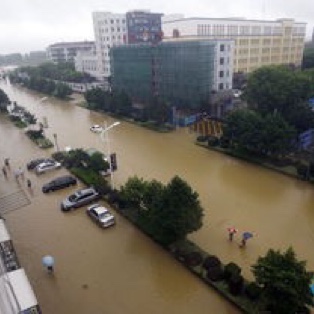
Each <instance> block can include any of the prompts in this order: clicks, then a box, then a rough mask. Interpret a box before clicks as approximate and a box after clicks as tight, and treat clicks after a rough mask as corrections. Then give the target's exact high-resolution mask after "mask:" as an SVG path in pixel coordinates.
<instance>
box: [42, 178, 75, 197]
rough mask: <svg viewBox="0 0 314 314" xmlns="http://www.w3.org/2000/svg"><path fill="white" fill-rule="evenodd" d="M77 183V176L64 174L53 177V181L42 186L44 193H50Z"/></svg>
mask: <svg viewBox="0 0 314 314" xmlns="http://www.w3.org/2000/svg"><path fill="white" fill-rule="evenodd" d="M76 183H77V180H76V178H74V177H72V176H63V177H58V178H55V179H53V180H52V181H50V182H48V183H46V184H44V185H43V187H42V191H43V193H49V192H51V191H55V190H60V189H63V188H66V187H68V186H70V185H75V184H76Z"/></svg>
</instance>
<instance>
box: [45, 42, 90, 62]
mask: <svg viewBox="0 0 314 314" xmlns="http://www.w3.org/2000/svg"><path fill="white" fill-rule="evenodd" d="M46 51H47V58H48V59H49V60H50V61H52V62H54V63H60V62H73V63H74V59H75V57H76V55H77V53H78V52H84V53H86V52H90V53H95V42H94V41H80V42H62V43H56V44H53V45H50V46H48V48H47V49H46Z"/></svg>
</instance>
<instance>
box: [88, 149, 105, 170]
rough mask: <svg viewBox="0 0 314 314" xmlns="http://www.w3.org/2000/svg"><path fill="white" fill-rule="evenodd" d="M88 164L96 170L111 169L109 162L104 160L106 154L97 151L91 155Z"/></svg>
mask: <svg viewBox="0 0 314 314" xmlns="http://www.w3.org/2000/svg"><path fill="white" fill-rule="evenodd" d="M88 166H89V167H91V168H92V169H93V170H95V171H106V170H107V169H109V163H108V162H107V161H105V160H104V155H103V154H102V153H100V152H95V153H93V154H92V155H91V156H90V158H89V161H88Z"/></svg>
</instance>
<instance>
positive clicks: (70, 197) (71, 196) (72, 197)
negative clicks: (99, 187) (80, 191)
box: [69, 194, 77, 202]
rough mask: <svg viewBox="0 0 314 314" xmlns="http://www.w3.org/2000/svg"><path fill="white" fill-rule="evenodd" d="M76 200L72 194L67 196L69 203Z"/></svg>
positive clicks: (75, 196)
mask: <svg viewBox="0 0 314 314" xmlns="http://www.w3.org/2000/svg"><path fill="white" fill-rule="evenodd" d="M76 200H77V195H75V194H72V195H70V196H69V201H70V202H74V201H76Z"/></svg>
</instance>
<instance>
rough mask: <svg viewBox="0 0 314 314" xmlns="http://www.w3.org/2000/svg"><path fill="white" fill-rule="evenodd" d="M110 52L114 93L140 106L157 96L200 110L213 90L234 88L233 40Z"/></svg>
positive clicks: (132, 47)
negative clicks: (121, 92) (124, 96)
mask: <svg viewBox="0 0 314 314" xmlns="http://www.w3.org/2000/svg"><path fill="white" fill-rule="evenodd" d="M111 52H112V70H113V80H112V81H113V90H124V91H125V92H126V93H127V94H129V95H130V96H131V97H132V98H133V99H134V100H135V101H138V102H141V103H147V102H149V101H151V99H152V98H153V97H155V96H157V97H158V98H159V99H160V100H162V101H164V102H166V103H168V104H171V105H172V106H177V107H190V108H198V107H199V106H200V105H201V104H202V103H204V102H208V101H209V97H210V94H211V93H212V92H213V91H222V90H228V89H231V88H232V72H233V68H232V65H233V57H232V56H233V41H231V40H203V41H201V40H199V41H174V42H160V43H159V44H136V45H124V46H118V47H113V49H112V51H111Z"/></svg>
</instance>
